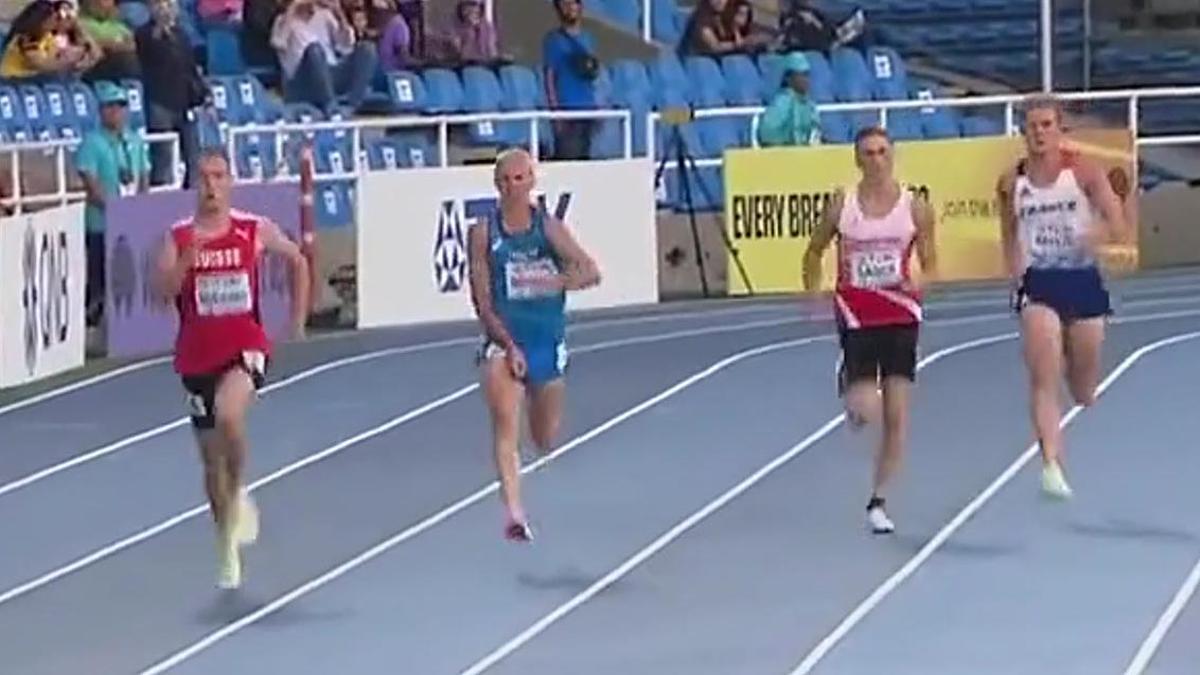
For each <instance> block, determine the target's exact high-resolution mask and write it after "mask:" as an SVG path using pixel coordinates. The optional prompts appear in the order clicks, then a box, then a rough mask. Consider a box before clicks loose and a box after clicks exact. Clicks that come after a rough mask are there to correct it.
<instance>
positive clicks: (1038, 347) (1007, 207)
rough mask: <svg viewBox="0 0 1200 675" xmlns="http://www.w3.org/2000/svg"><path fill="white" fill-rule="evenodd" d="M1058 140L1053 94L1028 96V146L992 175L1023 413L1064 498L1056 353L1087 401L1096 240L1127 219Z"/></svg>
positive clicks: (1097, 323) (1093, 359)
mask: <svg viewBox="0 0 1200 675" xmlns="http://www.w3.org/2000/svg"><path fill="white" fill-rule="evenodd" d="M1062 143H1063V130H1062V111H1061V109H1060V107H1059V105H1058V103H1057V102H1056V101H1055V100H1054V99H1052V98H1044V97H1039V98H1035V99H1033V100H1032V101H1031V103H1030V104H1029V105H1028V107H1027V111H1026V114H1025V144H1026V149H1027V152H1028V155H1027V156H1026V157H1025V158H1024V159H1022V160H1021V161H1020V162H1018V164H1017V165H1016V167H1014V168H1013V169H1010V170H1009V171H1007V172H1006V173H1005V174H1004V175H1003V176H1001V178H1000V182H999V185H998V186H997V193H998V196H999V200H1000V207H1001V210H1000V213H1001V235H1002V241H1003V243H1004V254H1005V259H1006V262H1007V264H1008V270H1009V274H1010V275H1011V280H1012V284H1013V293H1014V310H1016V311H1017V312H1019V313H1020V316H1021V334H1022V337H1023V340H1024V343H1025V349H1024V351H1025V363H1026V368H1027V369H1028V372H1029V376H1030V414H1031V416H1032V418H1033V425H1034V428H1035V429H1036V431H1037V437H1038V440H1039V442H1040V445H1041V451H1042V489H1043V490H1044V491H1045V492H1046V493H1047V494H1049V495H1051V496H1054V497H1059V498H1067V497H1070V496H1071V488H1070V486H1069V485H1068V484H1067V481H1066V478H1065V477H1064V476H1063V471H1062V459H1061V455H1062V444H1063V441H1062V432H1061V430H1060V429H1059V419H1060V414H1061V410H1060V404H1059V378H1060V377H1061V376H1062V373H1063V361H1064V360H1065V361H1066V374H1067V383H1068V385H1069V388H1070V390H1071V396H1072V397H1073V398H1074V399H1075V402H1076V403H1078V404H1079V405H1084V406H1087V405H1091V404H1092V403H1094V402H1095V399H1096V386H1097V384H1098V383H1099V380H1100V348H1101V346H1102V344H1103V342H1104V321H1105V317H1107V316H1108V315H1109V314H1110V313H1111V309H1110V306H1109V298H1108V291H1107V290H1105V287H1104V281H1103V278H1102V277H1101V274H1100V269H1099V265H1098V263H1097V259H1098V253H1099V247H1100V245H1102V244H1103V243H1105V242H1107V241H1113V240H1121V239H1123V236H1124V234H1125V232H1126V228H1127V225H1126V223H1125V219H1124V215H1123V212H1122V210H1121V203H1120V200H1119V199H1118V198H1117V196H1116V194H1115V193H1114V192H1113V190H1112V186H1111V184H1110V183H1109V181H1108V179H1107V177H1106V176H1105V174H1104V173H1103V172H1102V171H1101V170H1100V169H1099V167H1097V166H1095V165H1093V164H1092V163H1091V162H1088V161H1086V160H1083V159H1082V158H1080V157H1079V156H1078V155H1077V154H1076V153H1073V152H1070V151H1068V150H1067V149H1065V148H1064V147H1063V145H1062Z"/></svg>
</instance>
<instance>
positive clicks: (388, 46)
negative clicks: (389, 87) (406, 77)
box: [367, 0, 420, 72]
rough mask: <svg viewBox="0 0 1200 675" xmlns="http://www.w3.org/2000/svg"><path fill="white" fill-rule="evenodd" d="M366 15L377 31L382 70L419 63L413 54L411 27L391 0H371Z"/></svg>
mask: <svg viewBox="0 0 1200 675" xmlns="http://www.w3.org/2000/svg"><path fill="white" fill-rule="evenodd" d="M367 16H368V19H369V20H370V22H371V24H372V25H374V26H375V27H376V30H377V31H378V32H379V64H380V67H381V69H382V70H383V71H384V72H391V71H394V70H406V69H409V68H412V67H414V66H417V65H420V61H419V60H418V59H417V58H415V56H414V54H413V39H412V38H413V35H412V28H411V27H410V26H409V25H408V20H407V19H405V18H404V15H402V14H400V12H398V11H397V10H396V6H395V5H394V4H392V0H372V4H371V9H370V11H368V13H367Z"/></svg>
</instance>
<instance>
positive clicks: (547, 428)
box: [530, 419, 559, 452]
mask: <svg viewBox="0 0 1200 675" xmlns="http://www.w3.org/2000/svg"><path fill="white" fill-rule="evenodd" d="M558 426H559V425H558V420H556V419H551V420H543V421H540V422H538V423H537V424H534V425H533V428H532V429H530V435H531V436H533V443H534V445H536V446H537V449H538V450H540V451H542V452H549V451H550V450H551V449H553V448H554V442H555V440H556V439H557V438H558Z"/></svg>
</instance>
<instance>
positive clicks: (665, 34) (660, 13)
mask: <svg viewBox="0 0 1200 675" xmlns="http://www.w3.org/2000/svg"><path fill="white" fill-rule="evenodd" d="M651 1H652V2H653V3H654V4H653V5H651V7H650V32H651V37H652V38H654V39H655V40H657V41H658V42H663V43H666V44H669V45H676V44H679V40H680V39H681V38H682V37H683V27H684V24H683V23H681V22H680V21H679V12H678V11H677V10H678V7H677V6H676V4H675V0H651Z"/></svg>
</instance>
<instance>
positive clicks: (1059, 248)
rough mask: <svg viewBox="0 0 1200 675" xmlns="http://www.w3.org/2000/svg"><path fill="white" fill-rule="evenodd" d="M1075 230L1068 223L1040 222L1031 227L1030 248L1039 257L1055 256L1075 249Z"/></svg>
mask: <svg viewBox="0 0 1200 675" xmlns="http://www.w3.org/2000/svg"><path fill="white" fill-rule="evenodd" d="M1076 247H1077V243H1076V241H1075V232H1074V231H1073V230H1072V229H1071V227H1070V226H1069V225H1065V224H1063V223H1058V222H1041V223H1038V224H1036V225H1035V226H1034V227H1033V242H1032V245H1031V247H1030V248H1032V250H1033V254H1034V255H1036V256H1039V257H1056V256H1061V255H1065V254H1069V253H1072V252H1074V251H1075V249H1076Z"/></svg>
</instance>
